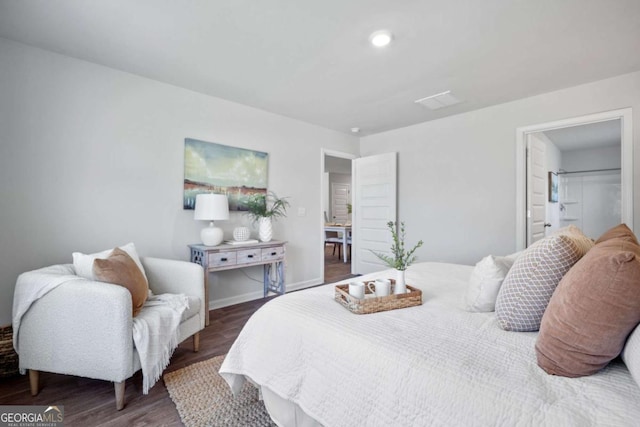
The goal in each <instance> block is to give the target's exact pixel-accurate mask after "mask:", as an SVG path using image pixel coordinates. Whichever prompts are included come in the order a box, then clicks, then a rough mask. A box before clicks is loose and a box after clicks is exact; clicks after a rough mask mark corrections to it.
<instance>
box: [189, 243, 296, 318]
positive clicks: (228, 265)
mask: <svg viewBox="0 0 640 427" xmlns="http://www.w3.org/2000/svg"><path fill="white" fill-rule="evenodd" d="M286 243H287V242H281V241H277V240H272V241H270V242H260V243H248V244H235V245H230V244H222V245H218V246H205V245H189V248H191V262H194V263H196V264H200V265H201V266H202V267H203V268H204V272H205V274H204V299H205V302H204V304H205V312H206V315H205V325H207V326H208V325H209V273H215V272H217V271H224V270H232V269H236V268H245V267H251V266H254V265H263V266H264V268H263V272H264V274H263V290H264V296H265V297H266V296H267V295H268V294H269V291H272V292H276V293H278V294H280V295H283V294H284V292H285V284H284V262H285V244H286ZM272 271H273V272H275V279H272V278H271V274H272Z"/></svg>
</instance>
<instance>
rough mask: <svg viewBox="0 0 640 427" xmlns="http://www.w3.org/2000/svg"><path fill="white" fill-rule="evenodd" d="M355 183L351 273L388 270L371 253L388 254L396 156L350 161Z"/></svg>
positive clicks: (394, 197) (394, 214)
mask: <svg viewBox="0 0 640 427" xmlns="http://www.w3.org/2000/svg"><path fill="white" fill-rule="evenodd" d="M352 169H353V171H352V176H353V182H354V191H353V197H354V204H353V238H352V239H353V247H352V266H353V268H352V273H354V274H366V273H371V272H374V271H380V270H384V269H387V268H389V267H387V266H386V265H385V264H384V263H383V262H382V261H380V259H378V257H376V256H375V255H374V254H373V253H371V251H376V252H386V253H389V250H390V249H391V244H392V241H391V233H390V232H389V229H388V228H387V222H389V221H396V206H397V204H396V203H397V202H396V193H397V191H396V183H397V153H386V154H379V155H376V156H370V157H362V158H359V159H355V160H354V161H353V162H352Z"/></svg>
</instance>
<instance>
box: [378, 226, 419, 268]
mask: <svg viewBox="0 0 640 427" xmlns="http://www.w3.org/2000/svg"><path fill="white" fill-rule="evenodd" d="M387 227H389V230H390V231H391V237H392V238H393V245H391V253H392V254H393V256H389V255H387V254H383V253H379V252H374V251H371V252H372V253H373V254H374V255H375V256H377V257H378V258H380V259H381V260H382V261H384V262H385V263H386V264H387V265H388V266H389V267H391V268H395V269H396V270H406V269H407V267H409V266H410V265H411V264H412V263H413V261H415V259H416V256H415V255H414V253H415V251H416V249H418V248H419V247H420V246H422V244H423V242H422V240H420V241H419V242H418V243H417V244H416V245H415V246H414V247H413V248H412V249H410V250H408V251H407V250H406V248H405V244H404V240H405V227H404V222H401V223H400V233H399V234H398V232H397V231H396V223H395V222H393V221H389V222H388V223H387Z"/></svg>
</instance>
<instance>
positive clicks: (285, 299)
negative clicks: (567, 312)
mask: <svg viewBox="0 0 640 427" xmlns="http://www.w3.org/2000/svg"><path fill="white" fill-rule="evenodd" d="M472 270H473V267H471V266H464V265H455V264H445V263H419V264H415V265H413V266H411V267H410V268H409V269H408V270H407V272H406V280H407V283H408V284H411V285H413V286H415V287H417V288H419V289H421V290H422V292H423V304H422V305H421V306H417V307H411V308H405V309H400V310H393V311H387V312H381V313H374V314H366V315H355V314H352V313H351V312H349V311H348V310H347V309H345V308H344V307H342V306H341V305H340V304H338V303H337V302H336V301H334V285H335V284H331V285H325V286H321V287H317V288H312V289H308V290H304V291H300V292H294V293H290V294H287V295H284V296H282V297H279V298H276V299H274V300H272V301H270V302H269V303H267V304H265V305H264V306H263V307H262V308H261V309H260V310H258V311H257V312H256V313H255V314H254V315H253V316H252V317H251V319H250V320H249V321H248V322H247V324H246V326H245V327H244V329H243V330H242V332H241V334H240V335H239V336H238V338H237V340H236V341H235V343H234V344H233V346H232V348H231V350H230V351H229V354H228V355H227V357H226V359H225V361H224V363H223V365H222V366H221V368H220V374H221V375H222V376H223V378H224V379H225V380H226V381H227V382H228V384H229V386H230V387H231V389H232V390H233V391H234V392H237V391H239V389H240V387H241V386H242V385H243V383H244V382H245V381H247V380H248V381H250V382H251V383H253V384H254V385H256V386H257V387H259V388H260V390H261V394H262V396H263V398H264V401H265V405H266V407H267V410H268V411H269V413H270V415H271V417H272V418H273V420H274V421H275V422H276V424H278V425H280V426H314V425H324V426H336V427H338V426H356V425H366V426H409V425H415V426H432V425H434V426H436V425H447V426H462V425H465V426H467V425H479V426H485V425H492V426H493V425H504V426H515V425H521V426H544V425H548V426H600V425H616V426H617V425H637V424H638V422H640V421H638V420H640V388H639V387H638V385H637V384H636V382H635V381H634V379H633V378H632V376H631V374H630V373H629V371H628V369H627V368H626V366H625V364H624V363H623V362H622V361H621V360H620V359H619V358H618V359H616V360H614V361H613V362H611V363H610V364H609V365H608V366H607V367H606V368H605V369H603V370H601V371H600V372H598V373H596V374H595V375H591V376H588V377H582V378H565V377H558V376H553V375H549V374H547V373H546V372H544V371H543V370H542V369H541V368H540V367H539V366H538V365H537V363H536V354H535V350H534V345H535V341H536V337H537V334H538V333H537V332H507V331H504V330H502V329H500V328H499V327H498V325H497V320H496V316H495V315H494V313H472V312H468V311H466V310H465V304H464V296H465V292H466V290H467V285H468V282H469V277H470V274H471V272H472ZM379 277H385V278H389V277H394V276H393V275H392V272H391V271H383V272H378V273H374V274H370V275H367V276H364V277H363V279H364V280H371V279H375V278H379ZM343 283H345V282H343Z"/></svg>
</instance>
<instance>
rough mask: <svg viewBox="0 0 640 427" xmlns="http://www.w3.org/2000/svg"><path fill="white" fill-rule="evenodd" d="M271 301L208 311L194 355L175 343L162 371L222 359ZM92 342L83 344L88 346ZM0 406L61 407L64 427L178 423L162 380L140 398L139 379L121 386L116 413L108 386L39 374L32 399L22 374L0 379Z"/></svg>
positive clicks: (189, 344) (188, 343)
mask: <svg viewBox="0 0 640 427" xmlns="http://www.w3.org/2000/svg"><path fill="white" fill-rule="evenodd" d="M272 298H275V297H268V298H264V299H260V300H255V301H249V302H246V303H242V304H237V305H234V306H230V307H225V308H221V309H218V310H213V311H211V324H210V325H209V326H207V327H206V328H205V329H204V330H203V331H201V332H200V351H199V352H198V353H194V352H193V351H192V348H193V347H192V340H191V339H187V340H186V341H185V342H183V343H182V344H180V346H179V347H178V348H177V349H176V351H175V352H174V353H173V356H172V357H171V363H170V364H169V366H168V367H167V369H166V370H165V372H171V371H174V370H176V369H180V368H183V367H185V366H187V365H190V364H192V363H195V362H200V361H202V360H206V359H209V358H212V357H214V356H218V355H221V354H226V353H227V352H228V351H229V348H230V347H231V344H233V341H234V340H235V339H236V337H237V336H238V334H239V333H240V330H241V329H242V327H243V326H244V324H245V323H246V321H247V320H248V319H249V317H250V316H251V315H252V314H253V313H254V312H255V311H256V310H257V309H258V308H260V307H261V306H262V305H263V304H264V303H266V302H267V301H269V300H270V299H272ZM92 344H95V345H98V343H89V345H92ZM0 405H64V412H65V419H64V421H65V426H83V427H84V426H180V425H182V422H181V421H180V417H179V416H178V412H177V411H176V408H175V405H174V404H173V402H172V401H171V398H170V397H169V394H168V392H167V389H166V388H165V386H164V383H163V382H162V380H160V381H158V382H157V383H156V385H155V386H153V388H152V389H151V390H150V391H149V394H148V395H146V396H145V395H143V394H142V374H141V373H140V372H139V371H138V372H137V373H136V374H135V375H134V376H133V377H132V378H129V379H128V380H127V381H126V388H125V407H124V409H123V410H122V411H117V410H116V404H115V392H114V387H113V383H110V382H107V381H99V380H91V379H88V378H81V377H74V376H70V375H58V374H51V373H47V372H41V373H40V393H39V394H38V395H37V396H35V397H32V396H31V394H30V392H29V379H28V376H26V375H24V376H23V375H19V376H16V377H12V378H4V379H0Z"/></svg>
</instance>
